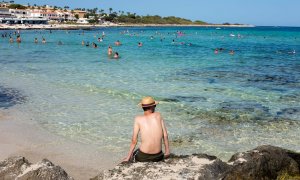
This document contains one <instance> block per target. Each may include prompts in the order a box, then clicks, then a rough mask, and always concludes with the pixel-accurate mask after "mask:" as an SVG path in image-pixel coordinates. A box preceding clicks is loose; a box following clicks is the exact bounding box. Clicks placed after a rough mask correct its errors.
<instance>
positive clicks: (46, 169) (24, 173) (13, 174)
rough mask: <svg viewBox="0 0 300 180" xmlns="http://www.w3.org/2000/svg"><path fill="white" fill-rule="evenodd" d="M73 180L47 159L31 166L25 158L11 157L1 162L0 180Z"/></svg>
mask: <svg viewBox="0 0 300 180" xmlns="http://www.w3.org/2000/svg"><path fill="white" fill-rule="evenodd" d="M14 179H16V180H40V179H43V180H52V179H60V180H72V179H73V178H71V177H69V176H68V174H67V173H66V172H65V171H64V170H63V169H62V168H61V167H59V166H55V165H54V164H53V163H51V162H50V161H49V160H47V159H43V160H42V161H41V162H38V163H36V164H31V163H29V162H28V160H27V159H25V158H24V157H20V156H18V157H11V158H8V159H6V160H4V161H1V162H0V180H14Z"/></svg>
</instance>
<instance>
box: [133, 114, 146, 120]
mask: <svg viewBox="0 0 300 180" xmlns="http://www.w3.org/2000/svg"><path fill="white" fill-rule="evenodd" d="M144 118H145V116H144V115H137V116H135V118H134V120H135V121H140V120H142V119H144Z"/></svg>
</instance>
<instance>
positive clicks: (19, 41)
mask: <svg viewBox="0 0 300 180" xmlns="http://www.w3.org/2000/svg"><path fill="white" fill-rule="evenodd" d="M21 42H22V40H21V36H20V35H18V36H17V43H21Z"/></svg>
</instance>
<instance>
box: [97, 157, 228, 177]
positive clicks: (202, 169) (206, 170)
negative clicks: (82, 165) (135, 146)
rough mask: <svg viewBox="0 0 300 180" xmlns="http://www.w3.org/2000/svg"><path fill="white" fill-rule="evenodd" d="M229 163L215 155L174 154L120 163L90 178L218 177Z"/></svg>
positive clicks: (226, 168)
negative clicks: (145, 161)
mask: <svg viewBox="0 0 300 180" xmlns="http://www.w3.org/2000/svg"><path fill="white" fill-rule="evenodd" d="M229 167H230V166H229V165H228V164H226V163H224V162H222V161H221V160H220V159H218V158H217V157H215V156H208V155H205V154H201V155H190V156H174V155H172V156H171V157H170V158H169V159H166V160H165V161H164V162H154V163H153V162H147V163H132V164H120V165H118V166H117V167H115V168H114V169H113V170H108V171H104V172H103V173H101V174H100V175H98V176H96V177H94V178H92V180H100V179H101V180H102V179H112V180H113V179H128V180H129V179H132V180H141V179H195V178H196V179H219V178H221V177H222V175H223V173H224V172H225V171H227V170H228V169H229Z"/></svg>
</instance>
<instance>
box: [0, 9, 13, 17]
mask: <svg viewBox="0 0 300 180" xmlns="http://www.w3.org/2000/svg"><path fill="white" fill-rule="evenodd" d="M8 17H12V15H11V13H10V12H9V9H8V8H1V7H0V18H8Z"/></svg>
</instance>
